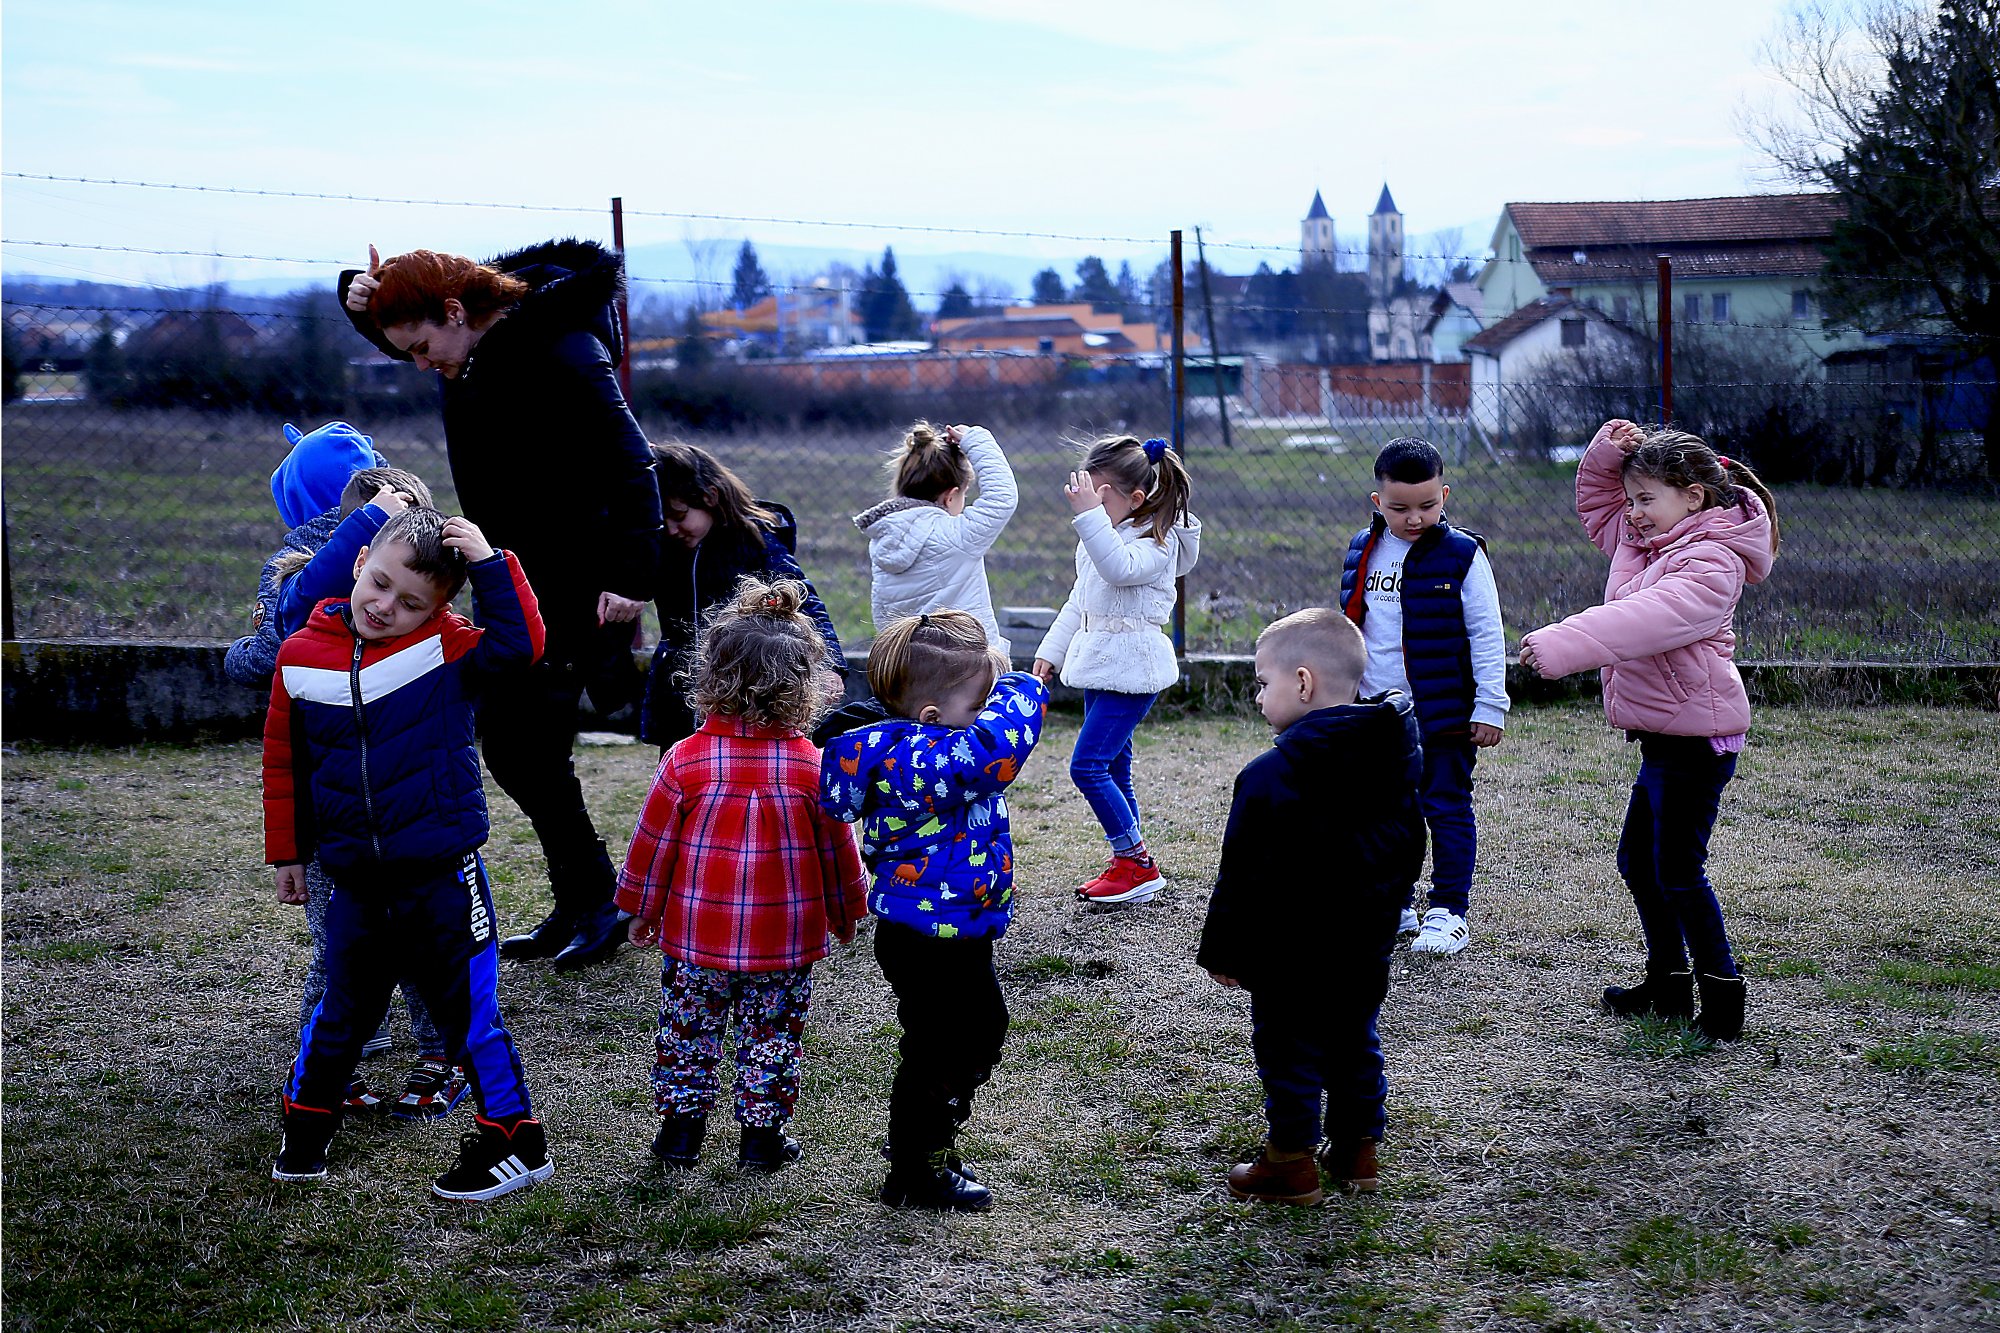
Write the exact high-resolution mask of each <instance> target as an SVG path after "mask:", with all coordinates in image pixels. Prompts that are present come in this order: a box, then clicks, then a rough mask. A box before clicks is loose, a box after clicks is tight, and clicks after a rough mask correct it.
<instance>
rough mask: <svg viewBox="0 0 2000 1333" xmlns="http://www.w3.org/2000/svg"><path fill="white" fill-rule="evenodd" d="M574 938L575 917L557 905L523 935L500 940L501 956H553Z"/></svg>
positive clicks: (521, 957) (520, 957)
mask: <svg viewBox="0 0 2000 1333" xmlns="http://www.w3.org/2000/svg"><path fill="white" fill-rule="evenodd" d="M575 938H576V918H575V917H573V916H571V915H570V914H569V913H568V912H565V911H564V910H563V909H562V908H560V907H558V908H556V910H555V911H553V912H550V913H549V914H548V915H547V916H545V917H543V918H542V923H541V924H540V925H539V926H536V927H535V928H534V929H533V930H530V931H528V932H527V933H526V934H523V935H509V936H508V937H507V938H506V939H504V940H501V941H500V956H501V957H502V958H514V959H527V958H553V957H555V956H556V955H557V954H558V953H561V952H562V950H563V946H564V945H566V944H568V943H569V942H570V941H571V940H572V939H575Z"/></svg>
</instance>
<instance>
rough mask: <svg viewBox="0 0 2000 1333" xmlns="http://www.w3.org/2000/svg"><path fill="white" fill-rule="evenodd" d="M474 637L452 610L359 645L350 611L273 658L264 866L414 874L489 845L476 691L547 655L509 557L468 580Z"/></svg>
mask: <svg viewBox="0 0 2000 1333" xmlns="http://www.w3.org/2000/svg"><path fill="white" fill-rule="evenodd" d="M466 573H467V581H468V582H469V583H470V584H471V585H472V596H473V605H474V612H475V614H476V615H477V616H478V618H479V621H480V623H479V624H477V625H475V624H474V623H473V622H472V621H470V620H467V619H466V618H465V617H464V616H461V615H459V614H457V613H456V612H454V611H452V610H451V609H450V608H449V607H446V608H444V609H442V610H440V611H439V613H438V614H437V615H435V616H433V617H432V618H431V619H429V620H427V621H425V622H424V623H423V625H422V626H420V627H419V628H417V629H416V630H413V631H412V632H410V633H408V634H405V635H403V636H402V637H400V638H395V639H376V640H368V639H361V638H358V637H357V636H356V635H355V633H354V630H353V628H352V626H351V624H350V623H349V620H348V607H347V602H346V601H345V600H336V599H333V598H329V599H327V600H326V601H323V602H321V603H320V604H319V606H318V607H316V608H315V609H314V611H313V613H312V617H311V618H310V619H309V620H307V622H306V626H305V628H304V629H302V630H300V631H299V632H298V633H296V634H294V635H292V636H291V637H290V638H288V639H286V640H285V644H284V647H282V648H280V649H279V650H278V665H277V670H276V671H275V673H274V674H273V676H272V680H271V711H270V712H269V714H268V715H266V717H265V719H264V859H265V860H266V861H268V862H269V863H270V864H272V865H292V864H297V863H300V862H305V861H309V860H311V859H312V858H313V857H314V855H315V854H317V856H318V857H319V860H320V863H321V864H322V865H324V866H325V867H326V868H327V870H328V871H329V872H331V873H334V874H336V875H337V874H339V873H340V872H341V871H343V870H369V871H389V872H392V873H394V872H397V871H409V872H411V873H414V874H421V873H423V871H424V870H425V868H427V867H429V866H430V865H432V864H434V863H436V862H438V861H441V860H444V859H446V858H452V857H458V856H462V855H464V854H465V853H466V852H468V851H470V850H472V849H473V848H475V847H478V846H480V845H481V844H483V843H484V842H485V841H486V833H487V819H486V793H485V790H484V788H483V787H482V786H481V785H480V781H479V752H478V750H477V749H475V748H474V745H473V733H472V719H473V706H474V703H475V701H476V699H477V696H478V692H479V687H480V684H481V678H482V677H483V676H486V675H488V674H490V673H492V672H496V671H506V670H519V669H523V668H526V667H528V666H530V665H532V664H533V663H534V662H535V660H536V659H537V658H539V657H540V656H541V655H542V616H541V611H540V610H539V609H538V608H537V606H536V604H535V594H534V591H533V589H531V588H529V587H528V580H527V577H526V576H525V575H523V574H522V572H521V566H520V562H519V561H517V560H515V558H514V556H513V554H512V553H511V552H508V551H500V552H497V553H495V554H494V555H493V556H491V557H490V558H488V559H485V560H481V561H479V562H477V563H476V564H473V565H471V566H469V567H468V568H467V572H466Z"/></svg>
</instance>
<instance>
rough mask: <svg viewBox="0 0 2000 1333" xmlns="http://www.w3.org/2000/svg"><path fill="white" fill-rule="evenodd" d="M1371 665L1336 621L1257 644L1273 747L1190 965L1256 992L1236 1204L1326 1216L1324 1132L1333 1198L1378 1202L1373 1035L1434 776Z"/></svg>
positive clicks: (1302, 615)
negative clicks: (1366, 676)
mask: <svg viewBox="0 0 2000 1333" xmlns="http://www.w3.org/2000/svg"><path fill="white" fill-rule="evenodd" d="M1364 665H1365V653H1364V650H1363V648H1362V644H1361V632H1360V631H1359V630H1357V629H1355V628H1354V626H1353V625H1352V624H1350V623H1349V622H1348V621H1347V620H1346V619H1345V618H1344V617H1342V616H1341V614H1340V613H1339V612H1338V611H1335V610H1333V609H1332V608H1330V607H1324V606H1316V607H1313V608H1312V609H1310V610H1307V611H1300V612H1298V613H1296V614H1294V615H1289V616H1286V617H1285V618H1284V619H1283V620H1280V621H1279V622H1277V623H1276V624H1275V625H1272V626H1271V627H1270V628H1269V629H1267V630H1265V631H1264V632H1263V633H1262V634H1260V635H1259V636H1258V637H1257V707H1258V708H1259V709H1261V710H1262V711H1263V714H1264V719H1265V721H1267V722H1269V723H1270V724H1271V727H1272V729H1273V730H1275V731H1276V732H1277V733H1278V735H1277V740H1276V742H1275V743H1274V744H1273V745H1272V747H1271V748H1270V749H1269V750H1266V751H1265V752H1264V753H1263V754H1261V755H1259V756H1257V757H1256V758H1255V759H1253V760H1251V761H1250V762H1249V763H1248V764H1246V765H1244V767H1243V771H1242V772H1241V773H1239V774H1237V777H1236V791H1235V793H1234V795H1233V796H1232V798H1231V800H1230V803H1229V827H1228V829H1227V830H1226V831H1225V832H1224V833H1223V835H1222V865H1221V867H1220V868H1219V869H1218V870H1217V871H1216V876H1215V893H1214V894H1213V895H1212V896H1211V897H1210V898H1209V900H1208V919H1207V920H1206V921H1205V922H1203V924H1202V929H1201V950H1200V952H1199V953H1197V954H1196V955H1195V961H1196V962H1197V963H1199V964H1200V965H1201V966H1202V967H1204V968H1206V969H1208V973H1209V975H1210V976H1212V977H1214V978H1215V980H1216V981H1217V982H1218V983H1220V984H1221V985H1224V986H1230V987H1235V986H1242V987H1243V988H1244V989H1246V990H1248V991H1249V992H1250V1024H1251V1036H1250V1046H1251V1051H1252V1053H1253V1054H1254V1055H1255V1056H1256V1059H1257V1077H1258V1078H1259V1079H1260V1080H1262V1082H1263V1084H1264V1112H1265V1115H1266V1117H1267V1118H1268V1120H1269V1122H1270V1139H1269V1141H1268V1142H1267V1143H1266V1144H1265V1146H1264V1151H1263V1152H1262V1153H1261V1154H1259V1155H1258V1157H1257V1160H1256V1161H1254V1162H1245V1163H1243V1164H1242V1165H1240V1166H1238V1167H1235V1168H1234V1169H1232V1170H1231V1171H1230V1173H1229V1192H1230V1193H1231V1194H1234V1195H1235V1196H1236V1197H1237V1198H1239V1199H1254V1200H1257V1201H1259V1202H1265V1203H1292V1204H1312V1203H1318V1202H1319V1200H1320V1197H1321V1190H1320V1179H1319V1167H1318V1166H1315V1165H1314V1164H1313V1151H1312V1149H1313V1143H1314V1142H1315V1141H1316V1140H1319V1139H1320V1127H1321V1125H1322V1124H1324V1126H1325V1129H1326V1134H1325V1140H1324V1143H1325V1146H1324V1147H1323V1148H1322V1149H1321V1150H1320V1165H1322V1166H1324V1167H1325V1168H1326V1171H1327V1174H1328V1175H1330V1176H1331V1177H1332V1178H1333V1180H1334V1183H1335V1184H1336V1185H1337V1186H1338V1187H1339V1188H1341V1189H1342V1190H1345V1191H1348V1192H1370V1191H1373V1190H1374V1189H1376V1188H1377V1175H1376V1167H1375V1145H1376V1143H1377V1142H1378V1141H1379V1140H1380V1139H1381V1137H1382V1130H1383V1127H1384V1125H1385V1123H1386V1122H1385V1120H1384V1117H1383V1109H1382V1108H1383V1102H1384V1100H1385V1098H1386V1097H1387V1095H1388V1090H1389V1084H1388V1080H1387V1079H1386V1078H1385V1077H1384V1075H1383V1069H1382V1043H1381V1041H1380V1039H1379V1038H1378V1037H1377V1035H1376V1028H1375V1022H1376V1016H1377V1015H1378V1014H1380V1013H1381V1010H1382V1000H1383V998H1384V997H1385V996H1386V995H1387V994H1388V993H1389V958H1390V955H1391V954H1393V953H1394V952H1395V950H1396V913H1397V911H1398V909H1399V907H1400V906H1401V904H1402V902H1403V897H1404V895H1405V894H1407V893H1408V892H1409V888H1410V882H1411V881H1412V880H1413V879H1415V878H1416V875H1417V872H1418V871H1420V870H1422V869H1423V866H1424V819H1423V814H1422V812H1421V810H1420V809H1419V806H1418V800H1417V781H1418V779H1419V778H1420V777H1421V776H1422V773H1423V764H1424V761H1423V753H1422V750H1421V748H1420V746H1419V745H1418V743H1417V720H1416V717H1415V715H1414V714H1413V712H1412V711H1411V707H1410V701H1409V698H1408V697H1407V696H1405V695H1402V694H1381V695H1376V696H1374V697H1371V698H1361V699H1357V698H1356V697H1355V689H1356V685H1357V682H1359V681H1360V680H1361V678H1362V670H1363V667H1364ZM1322 1098H1323V1099H1324V1118H1322V1110H1321V1104H1322Z"/></svg>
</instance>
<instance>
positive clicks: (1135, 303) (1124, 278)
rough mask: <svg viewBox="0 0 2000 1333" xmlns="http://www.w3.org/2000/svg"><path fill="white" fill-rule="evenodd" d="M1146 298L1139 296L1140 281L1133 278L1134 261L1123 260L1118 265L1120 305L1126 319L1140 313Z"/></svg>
mask: <svg viewBox="0 0 2000 1333" xmlns="http://www.w3.org/2000/svg"><path fill="white" fill-rule="evenodd" d="M1142 304H1144V298H1142V297H1141V296H1140V295H1139V280H1138V279H1137V278H1135V277H1133V276H1132V261H1131V260H1129V259H1127V260H1123V261H1121V262H1120V263H1119V265H1118V305H1119V307H1120V310H1121V312H1122V313H1123V314H1124V315H1125V316H1126V318H1128V319H1129V318H1131V317H1132V316H1133V315H1136V314H1137V313H1138V312H1139V307H1140V306H1141V305H1142Z"/></svg>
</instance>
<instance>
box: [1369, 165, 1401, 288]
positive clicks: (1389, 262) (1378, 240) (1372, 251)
mask: <svg viewBox="0 0 2000 1333" xmlns="http://www.w3.org/2000/svg"><path fill="white" fill-rule="evenodd" d="M1402 287H1403V215H1402V213H1400V212H1398V211H1397V209H1396V201H1395V200H1394V199H1393V198H1391V197H1390V195H1389V183H1388V182H1387V181H1384V182H1382V197H1381V198H1380V199H1377V200H1376V201H1375V211H1374V212H1373V213H1370V214H1369V215H1368V299H1369V302H1370V303H1371V304H1374V305H1387V304H1388V303H1389V299H1390V298H1391V297H1393V296H1395V295H1396V294H1397V293H1398V292H1399V291H1401V290H1402Z"/></svg>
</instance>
